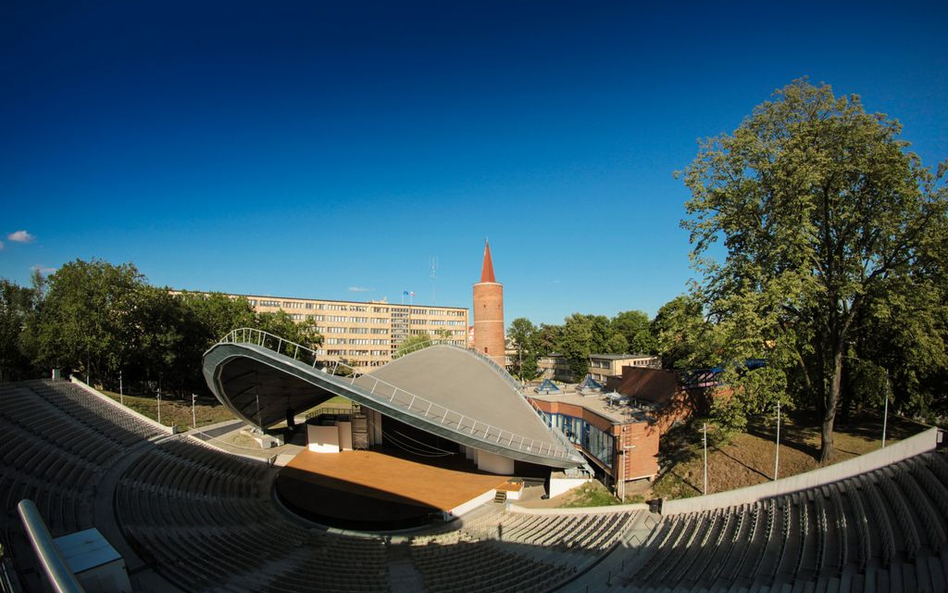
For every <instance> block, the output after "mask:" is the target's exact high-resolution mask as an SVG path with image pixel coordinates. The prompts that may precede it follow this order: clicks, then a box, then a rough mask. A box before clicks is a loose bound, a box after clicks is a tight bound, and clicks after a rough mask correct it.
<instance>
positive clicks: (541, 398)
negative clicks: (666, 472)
mask: <svg viewBox="0 0 948 593" xmlns="http://www.w3.org/2000/svg"><path fill="white" fill-rule="evenodd" d="M530 398H531V399H532V400H533V401H534V403H535V404H536V405H537V407H538V408H540V409H541V410H543V411H544V412H545V413H546V414H548V415H549V417H550V421H551V422H552V423H553V425H555V426H556V427H558V428H559V429H560V430H562V431H563V433H564V434H565V435H566V436H567V438H568V439H569V440H570V441H571V442H572V443H573V444H574V445H575V446H576V447H577V448H578V449H579V450H580V451H582V453H583V454H584V456H585V457H586V458H587V459H588V460H589V461H590V462H591V464H592V465H593V467H594V468H595V470H596V473H597V476H598V477H599V478H600V479H601V480H602V481H603V483H604V484H606V485H607V486H610V487H613V488H614V489H615V490H616V491H617V492H618V493H620V495H621V494H623V493H624V491H625V483H626V482H630V481H634V480H641V479H648V480H651V479H653V478H654V477H655V475H656V474H658V445H659V436H660V430H659V427H658V425H656V424H655V420H656V418H657V412H659V410H660V406H658V405H657V404H654V403H652V402H648V401H637V400H633V399H632V398H629V397H621V396H617V395H616V394H607V393H601V394H592V395H588V394H585V395H584V394H582V393H580V392H578V391H575V389H574V388H573V387H568V388H566V389H565V390H563V391H561V392H559V393H552V394H543V395H541V394H533V395H531V396H530Z"/></svg>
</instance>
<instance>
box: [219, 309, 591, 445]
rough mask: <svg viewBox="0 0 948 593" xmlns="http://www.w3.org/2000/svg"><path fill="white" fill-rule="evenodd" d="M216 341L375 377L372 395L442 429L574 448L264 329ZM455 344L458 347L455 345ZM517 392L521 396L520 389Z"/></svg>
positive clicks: (497, 439)
mask: <svg viewBox="0 0 948 593" xmlns="http://www.w3.org/2000/svg"><path fill="white" fill-rule="evenodd" d="M218 344H253V345H255V346H259V347H261V348H266V349H268V350H272V351H274V352H276V353H277V354H281V355H283V356H288V357H292V358H293V359H294V360H296V361H298V362H301V363H303V364H306V365H308V366H310V367H312V368H318V369H319V370H321V371H322V372H324V373H327V374H330V375H333V376H337V373H339V371H340V369H342V370H344V371H346V373H347V374H345V375H338V376H340V377H343V378H346V379H349V378H350V377H351V380H350V381H349V383H350V384H353V385H354V384H355V381H356V379H358V378H359V377H362V376H367V377H369V378H370V379H372V380H374V383H373V384H372V388H371V390H370V393H371V394H372V395H375V396H378V395H381V396H382V399H383V400H384V399H387V400H388V403H389V404H390V405H393V406H395V407H399V408H402V409H403V410H404V411H407V412H408V413H409V414H412V415H415V416H420V417H422V418H425V419H427V420H439V421H440V422H439V423H440V424H441V425H442V426H444V427H445V428H448V429H450V430H453V431H455V432H458V433H463V434H466V435H469V436H476V437H477V438H479V439H481V440H484V441H488V442H495V443H497V444H500V445H502V446H505V447H509V448H512V449H517V450H519V451H524V452H527V453H531V454H536V455H543V456H547V457H553V458H557V459H569V458H570V453H573V452H574V451H575V449H574V448H573V447H572V445H570V446H569V447H565V446H563V445H562V444H561V445H554V444H551V443H548V442H544V441H539V440H537V439H533V438H528V437H526V436H523V435H519V434H516V433H513V432H511V431H509V430H506V429H502V428H500V427H497V426H493V425H491V424H487V423H486V422H482V421H480V420H477V419H475V418H471V417H469V416H466V415H464V414H461V413H460V412H456V411H454V410H452V409H450V408H448V407H446V406H443V405H441V404H438V403H435V402H433V401H431V400H429V399H427V398H424V397H422V396H420V395H417V394H414V393H412V392H410V391H407V390H405V389H402V388H401V387H398V386H396V385H392V384H391V383H388V382H386V381H383V380H381V379H379V378H376V377H373V376H371V375H368V374H366V373H363V372H362V371H360V370H359V369H356V368H354V367H352V366H350V365H348V364H346V363H344V362H342V361H339V360H334V361H320V360H318V359H317V354H316V351H315V350H313V349H312V348H307V347H306V346H302V345H300V344H297V343H295V342H291V341H289V340H287V339H285V338H282V337H280V336H277V335H275V334H271V333H270V332H268V331H265V330H261V329H255V328H249V327H242V328H238V329H235V330H233V331H231V332H230V333H228V334H227V335H226V336H224V337H223V338H221V339H220V341H219V342H218ZM429 345H430V344H427V345H425V346H424V347H427V346H429ZM454 347H455V348H457V346H454ZM420 349H421V348H419V350H420ZM411 351H413V350H411ZM494 364H496V363H494ZM379 386H382V389H379ZM360 387H363V388H365V387H366V386H362V385H360ZM517 393H518V394H520V395H521V396H522V394H521V393H520V392H519V390H518V391H517ZM555 433H556V431H555V430H554V434H555Z"/></svg>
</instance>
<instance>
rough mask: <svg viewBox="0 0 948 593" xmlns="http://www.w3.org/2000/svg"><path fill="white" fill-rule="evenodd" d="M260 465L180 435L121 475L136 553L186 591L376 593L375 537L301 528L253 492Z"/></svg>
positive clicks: (125, 521) (380, 565) (122, 506)
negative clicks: (357, 592)
mask: <svg viewBox="0 0 948 593" xmlns="http://www.w3.org/2000/svg"><path fill="white" fill-rule="evenodd" d="M266 472H267V466H266V464H265V463H258V462H254V461H249V460H245V459H242V458H239V457H235V456H232V455H228V454H226V453H222V452H220V451H217V450H215V449H212V448H210V447H208V446H205V445H202V444H199V443H198V442H196V441H192V440H190V439H186V438H183V437H181V438H173V439H168V440H166V441H164V442H162V443H161V444H160V445H158V446H156V447H155V448H154V449H152V450H151V451H149V452H148V453H146V454H145V455H144V456H143V457H142V458H141V460H140V462H139V463H138V464H136V466H135V467H134V468H132V469H130V470H129V471H128V472H126V474H125V475H124V476H123V477H122V480H121V481H120V483H119V486H118V488H117V491H116V506H117V515H118V519H119V522H120V524H121V526H122V528H123V530H124V531H125V533H126V535H127V536H128V539H129V541H130V542H131V543H132V545H133V546H134V547H135V548H136V550H137V551H138V553H139V554H140V555H141V556H142V557H143V558H144V559H146V561H148V562H149V564H152V565H153V566H154V567H155V568H156V569H157V570H158V571H159V572H160V573H161V574H162V575H163V576H165V577H166V578H168V579H169V580H170V581H172V582H174V583H175V584H176V585H178V586H179V587H181V588H182V589H184V590H187V591H213V590H220V591H246V590H255V591H383V590H386V589H387V585H386V580H385V559H386V557H385V548H384V542H383V541H382V540H380V539H379V538H358V537H343V536H336V535H330V534H328V533H326V532H324V531H320V530H315V529H313V530H311V529H307V528H304V527H301V526H300V525H298V524H297V523H294V522H292V521H290V520H288V519H286V518H285V517H283V516H282V515H281V514H280V513H279V512H277V511H276V509H275V508H274V506H273V504H272V502H271V500H270V499H269V496H268V495H266V494H265V493H261V492H259V489H260V485H261V484H263V483H264V481H265V480H264V477H265V474H266Z"/></svg>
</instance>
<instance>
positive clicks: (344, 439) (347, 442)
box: [336, 421, 352, 451]
mask: <svg viewBox="0 0 948 593" xmlns="http://www.w3.org/2000/svg"><path fill="white" fill-rule="evenodd" d="M336 428H337V429H338V430H339V448H340V449H342V450H343V451H352V423H351V422H345V421H339V422H336Z"/></svg>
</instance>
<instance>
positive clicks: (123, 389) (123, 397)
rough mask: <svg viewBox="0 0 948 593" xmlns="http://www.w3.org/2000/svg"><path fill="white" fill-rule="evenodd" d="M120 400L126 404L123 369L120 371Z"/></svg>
mask: <svg viewBox="0 0 948 593" xmlns="http://www.w3.org/2000/svg"><path fill="white" fill-rule="evenodd" d="M119 400H120V401H121V403H122V405H123V406H124V405H125V387H124V386H123V385H122V371H121V370H120V371H119Z"/></svg>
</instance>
